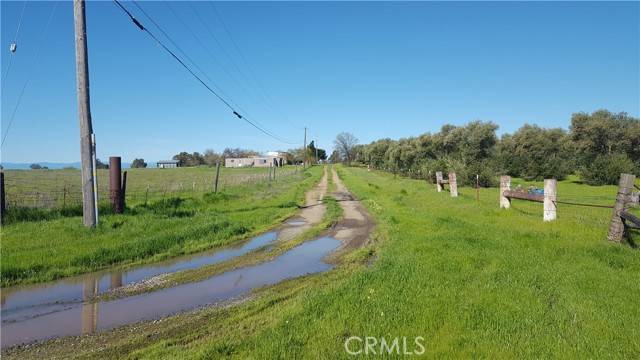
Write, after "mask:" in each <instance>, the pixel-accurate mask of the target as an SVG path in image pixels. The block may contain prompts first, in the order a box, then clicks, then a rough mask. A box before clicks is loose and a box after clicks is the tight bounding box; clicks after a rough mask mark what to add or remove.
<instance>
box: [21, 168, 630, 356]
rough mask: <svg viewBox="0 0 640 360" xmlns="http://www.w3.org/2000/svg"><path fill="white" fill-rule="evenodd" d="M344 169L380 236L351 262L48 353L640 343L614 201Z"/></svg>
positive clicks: (571, 187) (576, 349)
mask: <svg viewBox="0 0 640 360" xmlns="http://www.w3.org/2000/svg"><path fill="white" fill-rule="evenodd" d="M340 173H341V175H342V178H343V180H344V182H345V183H346V185H347V187H348V188H349V189H350V190H351V191H352V192H353V193H354V194H355V195H356V196H357V197H358V198H359V199H361V200H362V202H363V204H364V205H365V206H366V207H367V208H368V209H369V211H370V213H371V214H372V215H373V216H374V217H375V220H376V221H377V230H376V233H375V234H374V240H375V241H374V244H373V245H371V246H369V247H367V248H365V249H361V250H358V251H356V252H355V253H353V254H352V255H351V256H350V257H349V258H347V259H346V261H345V262H344V263H343V264H342V265H341V266H339V267H338V268H336V269H334V270H333V271H330V272H328V273H324V274H321V275H314V276H308V277H304V278H301V279H294V280H290V281H286V282H283V283H281V284H278V285H275V286H273V287H269V288H265V289H262V290H261V291H258V292H257V294H256V297H255V299H254V300H252V301H249V302H246V303H243V304H240V305H237V306H233V307H222V308H211V309H206V310H203V311H199V312H195V313H189V314H183V315H179V316H176V317H172V318H169V319H167V320H164V321H162V322H161V323H158V324H154V323H147V324H141V325H133V326H130V327H125V328H123V329H119V330H116V331H114V332H107V333H105V334H103V335H98V336H95V337H90V338H86V339H83V341H82V342H80V341H75V340H74V341H70V342H64V341H63V342H61V343H50V344H48V345H46V348H45V350H46V351H47V354H48V355H50V356H54V355H59V356H65V355H66V356H69V355H71V354H73V355H77V356H86V357H96V358H105V357H110V358H123V357H127V356H128V357H129V358H136V359H138V358H176V359H178V358H180V359H184V358H196V359H217V358H222V357H225V358H227V357H235V358H247V357H249V358H352V356H350V355H348V354H346V353H345V352H344V341H345V339H347V338H348V337H350V336H360V337H365V336H372V337H377V338H381V337H385V338H386V339H393V338H394V337H407V338H409V339H412V338H413V337H416V336H422V337H424V339H425V341H424V344H425V348H426V355H427V356H428V357H430V358H443V357H444V358H549V357H554V358H605V357H606V358H620V359H627V358H636V357H637V355H638V354H639V353H640V308H639V307H638V305H637V303H636V299H639V298H640V286H639V285H638V284H639V282H638V274H639V273H640V253H639V252H638V251H637V250H634V249H631V248H629V247H626V246H619V245H614V244H610V243H608V242H607V241H606V240H605V237H606V233H607V228H608V223H609V218H610V215H611V210H609V209H597V208H582V207H569V206H560V207H559V210H558V211H559V212H558V220H557V221H555V222H551V223H544V222H543V221H542V205H541V204H539V203H530V202H524V201H516V200H514V202H513V204H512V209H510V210H500V209H499V208H498V190H497V189H495V188H493V189H482V190H481V193H480V195H481V196H480V202H479V203H476V200H475V190H474V189H470V188H461V189H459V192H460V197H459V198H455V199H453V198H451V197H449V194H448V193H446V192H445V193H437V192H436V191H435V186H433V185H431V184H426V183H425V182H424V181H418V180H408V179H403V178H394V176H392V175H389V174H385V173H380V172H376V171H372V172H367V171H366V170H363V169H356V168H342V169H340ZM558 194H559V196H576V197H578V196H585V197H586V196H589V197H593V198H594V201H595V200H597V199H595V198H597V197H600V198H601V200H602V201H603V202H607V203H612V202H613V198H614V197H615V187H612V186H607V187H590V186H585V185H581V184H577V183H574V182H572V181H571V180H569V181H565V182H561V183H560V184H559V188H558ZM605 200H606V201H605ZM372 260H375V261H373V262H371V261H372ZM39 350H42V349H39ZM37 354H38V353H35V352H34V353H33V355H37ZM17 355H29V354H28V353H17Z"/></svg>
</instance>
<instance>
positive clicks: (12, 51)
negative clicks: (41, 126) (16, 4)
mask: <svg viewBox="0 0 640 360" xmlns="http://www.w3.org/2000/svg"><path fill="white" fill-rule="evenodd" d="M26 8H27V0H25V1H24V3H23V5H22V12H21V13H20V20H18V26H17V28H16V35H15V36H14V37H13V42H12V43H11V49H10V51H11V54H10V56H9V64H8V65H7V70H6V71H5V73H4V76H2V92H3V93H4V85H5V84H6V83H7V76H9V70H11V64H12V63H13V54H14V53H15V51H16V46H17V41H18V35H19V34H20V28H21V27H22V19H23V18H24V10H25V9H26Z"/></svg>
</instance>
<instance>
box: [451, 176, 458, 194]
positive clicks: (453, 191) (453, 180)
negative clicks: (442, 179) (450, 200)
mask: <svg viewBox="0 0 640 360" xmlns="http://www.w3.org/2000/svg"><path fill="white" fill-rule="evenodd" d="M449 193H450V194H451V197H458V182H457V181H456V173H454V172H450V173H449Z"/></svg>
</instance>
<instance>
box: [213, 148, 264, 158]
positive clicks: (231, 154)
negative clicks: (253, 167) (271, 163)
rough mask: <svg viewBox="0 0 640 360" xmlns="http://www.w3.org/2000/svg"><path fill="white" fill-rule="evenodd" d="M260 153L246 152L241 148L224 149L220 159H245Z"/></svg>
mask: <svg viewBox="0 0 640 360" xmlns="http://www.w3.org/2000/svg"><path fill="white" fill-rule="evenodd" d="M258 155H260V153H258V152H257V151H253V150H246V149H241V148H235V149H234V148H226V149H224V151H222V157H223V158H225V159H228V158H246V157H251V156H258Z"/></svg>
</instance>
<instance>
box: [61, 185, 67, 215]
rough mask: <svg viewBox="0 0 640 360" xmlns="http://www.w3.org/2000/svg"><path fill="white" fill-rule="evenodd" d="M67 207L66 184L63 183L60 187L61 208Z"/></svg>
mask: <svg viewBox="0 0 640 360" xmlns="http://www.w3.org/2000/svg"><path fill="white" fill-rule="evenodd" d="M66 207H67V184H66V183H65V184H64V187H63V188H62V208H63V209H65V208H66Z"/></svg>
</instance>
